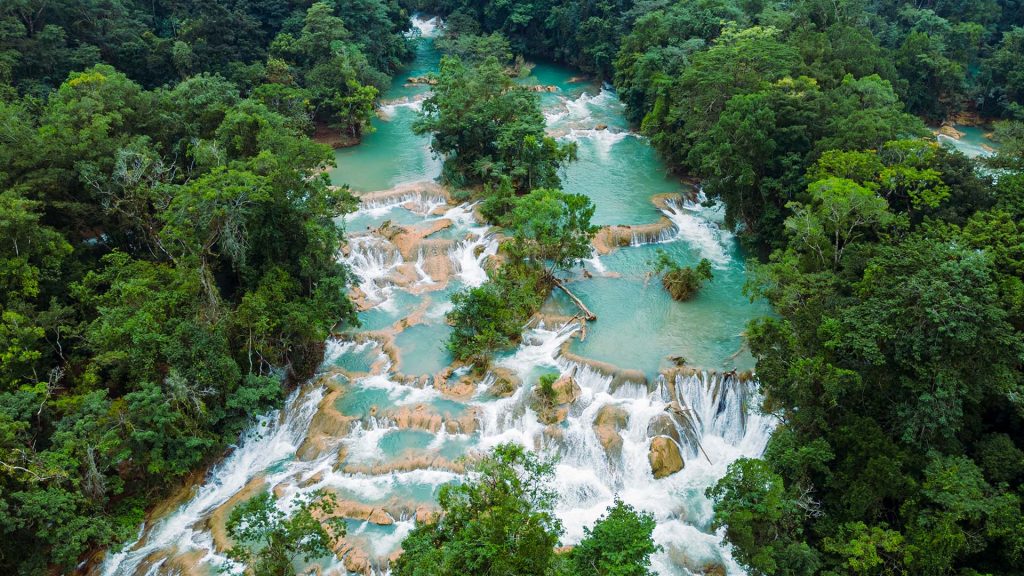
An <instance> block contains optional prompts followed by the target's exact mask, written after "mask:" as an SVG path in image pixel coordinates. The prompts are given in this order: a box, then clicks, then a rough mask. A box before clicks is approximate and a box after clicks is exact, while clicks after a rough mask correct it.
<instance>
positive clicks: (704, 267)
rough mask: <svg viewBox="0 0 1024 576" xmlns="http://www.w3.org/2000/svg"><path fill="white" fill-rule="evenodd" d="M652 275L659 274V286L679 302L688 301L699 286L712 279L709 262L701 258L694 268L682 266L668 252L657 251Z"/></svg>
mask: <svg viewBox="0 0 1024 576" xmlns="http://www.w3.org/2000/svg"><path fill="white" fill-rule="evenodd" d="M653 272H654V274H661V275H662V276H661V285H662V286H664V287H665V290H667V291H668V293H669V295H671V296H672V299H673V300H678V301H680V302H683V301H686V300H690V299H691V298H693V297H694V296H696V295H697V292H699V291H700V289H701V286H702V285H703V284H704V283H705V282H707V281H708V280H711V279H712V278H714V275H713V274H712V272H711V261H710V260H708V259H707V258H701V260H700V262H698V263H697V265H696V266H692V267H691V266H682V265H681V264H679V263H678V262H676V261H675V260H674V259H673V258H672V257H671V256H669V255H668V252H665V251H664V250H661V249H659V250H658V259H657V260H656V261H655V262H654V269H653Z"/></svg>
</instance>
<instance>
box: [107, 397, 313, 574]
mask: <svg viewBox="0 0 1024 576" xmlns="http://www.w3.org/2000/svg"><path fill="white" fill-rule="evenodd" d="M322 398H323V389H321V388H312V389H310V390H305V391H296V392H294V393H293V394H292V395H291V396H290V397H289V398H288V400H287V401H286V402H285V406H284V408H282V409H281V410H280V411H274V412H271V413H270V414H268V415H266V416H263V417H261V418H259V419H258V420H257V422H256V424H255V425H254V426H253V427H252V428H250V429H249V430H248V431H247V432H246V433H245V434H244V435H243V436H242V438H241V440H240V441H239V443H238V446H237V447H236V448H235V449H234V451H233V452H232V453H231V454H230V455H229V456H228V457H227V458H225V459H224V461H223V462H221V463H220V464H219V465H217V466H215V467H214V468H212V469H211V470H210V472H209V473H208V474H207V480H206V481H205V482H204V483H203V484H202V485H201V486H200V487H199V489H198V490H197V491H196V492H195V494H194V495H193V496H192V497H191V498H190V499H189V501H188V502H186V503H185V504H183V505H182V506H181V507H179V508H178V509H177V510H176V511H174V512H173V513H171V514H170V515H168V516H167V517H165V518H163V519H160V520H158V521H157V522H156V523H155V524H154V525H153V526H151V527H149V528H148V530H147V531H146V533H145V534H144V538H140V540H139V542H140V543H141V545H137V546H129V547H127V548H126V549H125V550H124V551H122V552H119V553H116V554H113V555H111V556H110V557H109V558H108V559H107V560H106V561H105V562H104V564H103V566H102V567H101V573H102V574H103V575H104V576H114V575H115V574H136V573H137V572H138V570H139V569H140V568H142V567H143V566H144V562H145V561H146V560H147V558H149V557H150V556H151V555H153V554H156V553H161V552H163V553H167V552H170V551H178V552H185V551H188V550H194V549H199V550H203V551H205V556H204V560H206V561H210V562H212V563H215V564H221V563H223V561H224V560H223V558H222V557H220V556H218V555H217V554H216V552H214V550H213V540H212V538H211V537H210V535H209V533H207V532H206V531H205V530H202V529H199V528H197V526H198V525H199V524H201V522H202V520H204V519H205V518H206V517H208V516H209V514H210V513H211V512H213V510H215V509H216V508H217V507H219V506H221V505H223V504H224V503H225V502H227V501H228V499H230V498H231V497H232V496H234V495H235V494H236V493H238V492H239V491H240V490H242V488H243V487H245V485H246V484H248V483H249V481H251V480H252V479H253V478H255V477H256V476H257V475H260V474H264V473H265V472H266V471H267V470H268V469H269V468H271V467H272V466H274V465H275V464H278V463H281V462H285V461H287V460H288V459H289V458H291V456H292V455H293V454H294V453H295V450H296V448H297V447H298V446H299V444H300V443H301V442H302V439H303V438H305V436H306V431H307V429H308V428H309V423H310V421H311V420H312V419H313V415H314V414H315V413H316V409H317V405H318V404H319V403H320V400H321V399H322ZM289 472H291V471H289ZM285 475H287V474H285V473H281V476H282V477H283V476H285ZM163 561H164V559H160V560H158V564H154V565H153V566H152V567H150V568H149V570H156V569H158V568H159V567H160V565H162V564H163Z"/></svg>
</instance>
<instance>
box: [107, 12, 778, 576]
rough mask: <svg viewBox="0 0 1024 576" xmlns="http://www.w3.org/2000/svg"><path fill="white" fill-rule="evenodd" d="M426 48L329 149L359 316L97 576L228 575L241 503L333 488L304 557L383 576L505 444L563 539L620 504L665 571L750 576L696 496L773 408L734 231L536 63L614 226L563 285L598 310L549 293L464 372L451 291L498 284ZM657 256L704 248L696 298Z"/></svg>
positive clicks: (585, 97) (601, 91) (555, 127)
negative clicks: (362, 132)
mask: <svg viewBox="0 0 1024 576" xmlns="http://www.w3.org/2000/svg"><path fill="white" fill-rule="evenodd" d="M414 23H415V27H416V30H415V34H416V35H418V36H421V37H423V38H429V37H431V36H432V35H433V34H434V33H435V32H436V27H437V22H436V21H434V20H427V19H417V20H415V22H414ZM420 42H421V44H420V48H419V52H418V54H419V57H418V59H417V62H416V63H414V64H413V66H412V68H411V69H410V70H409V71H408V74H406V75H405V76H401V77H399V78H396V81H395V84H394V86H393V88H392V90H390V91H389V93H388V94H387V95H386V97H387V98H388V103H387V104H385V105H384V106H382V109H381V117H380V118H377V119H375V120H374V125H375V126H376V127H377V131H376V132H375V133H373V134H369V135H368V136H367V137H366V138H365V139H364V142H363V143H362V144H361V145H360V146H358V147H355V148H350V149H345V150H339V151H337V153H336V155H337V157H338V161H339V166H340V168H339V169H338V170H337V171H336V172H335V173H334V174H333V177H334V178H335V184H338V185H341V184H345V183H349V184H352V185H353V190H354V191H355V193H356V195H357V196H358V197H359V199H360V206H359V209H358V210H357V211H356V212H355V213H353V214H349V215H347V216H346V217H345V218H344V219H341V220H340V221H339V224H341V225H344V226H345V227H346V230H347V235H348V237H349V241H348V243H347V244H346V246H344V247H339V259H340V260H341V261H342V262H345V263H346V264H347V265H348V266H349V267H350V269H351V270H352V272H353V274H354V275H355V278H356V280H357V285H356V286H355V287H354V288H353V290H352V296H353V298H354V300H355V301H356V303H357V305H358V308H359V310H360V320H361V322H362V324H363V326H362V327H361V328H359V329H358V330H342V331H339V333H337V334H335V335H334V337H332V339H331V340H329V341H328V343H327V347H326V352H325V359H324V364H323V366H322V369H321V373H320V374H319V375H318V376H317V378H315V379H314V380H313V381H311V382H309V383H307V384H306V385H305V386H304V387H303V388H302V389H301V390H299V391H296V392H295V393H293V394H292V395H291V396H290V397H289V398H288V400H287V402H286V404H285V406H284V407H283V408H282V409H281V410H280V411H277V412H274V413H272V414H268V415H265V416H263V417H261V418H260V419H258V420H257V422H256V424H255V425H254V426H253V427H252V428H251V429H250V430H249V431H247V432H246V434H245V435H243V437H242V438H241V439H240V441H239V443H238V446H237V447H236V448H235V449H234V450H233V451H232V452H231V453H230V454H229V455H228V456H227V457H226V458H225V459H224V460H223V461H222V462H221V463H219V464H218V465H217V466H215V467H214V468H212V469H211V470H210V471H209V473H208V474H207V476H206V478H205V480H204V481H203V482H202V484H201V485H200V486H198V487H197V488H196V489H195V490H194V491H193V492H192V493H190V494H188V495H187V496H186V497H185V498H184V500H183V501H181V502H180V503H178V504H176V505H169V506H167V507H166V508H167V509H168V510H170V512H168V513H166V514H164V515H162V516H159V517H155V518H152V519H151V520H150V521H149V522H147V525H146V526H145V527H144V528H143V529H142V530H141V531H140V534H139V540H138V542H136V543H134V544H132V545H130V546H128V547H127V548H126V549H125V550H124V551H122V552H120V553H112V554H110V555H109V557H108V558H107V559H106V561H105V562H104V564H102V566H100V567H98V568H97V569H96V570H95V573H97V574H103V575H105V576H113V575H136V574H138V575H143V574H154V575H155V574H171V573H180V574H207V573H210V571H211V570H216V569H217V567H219V566H222V565H224V562H225V557H224V550H225V548H226V547H227V546H229V542H228V541H227V537H226V533H225V530H224V522H225V519H226V518H227V516H228V515H229V514H230V511H231V509H232V508H233V507H234V506H235V505H237V504H239V503H241V502H244V501H245V500H246V499H247V498H248V497H251V496H252V495H254V494H257V493H259V492H260V491H264V490H270V491H272V492H273V493H274V494H275V495H276V496H277V497H278V498H279V505H280V506H281V507H282V508H283V509H285V510H289V509H290V508H291V507H292V506H294V502H295V499H296V497H298V496H300V495H302V494H307V493H309V492H311V491H313V490H321V489H322V490H329V491H331V492H333V493H334V494H335V495H336V497H337V499H338V501H339V503H340V505H339V510H338V512H337V513H338V514H339V515H340V516H342V517H344V518H345V519H346V523H347V526H348V536H346V537H345V539H344V540H343V541H342V542H341V543H340V545H339V548H338V550H337V552H338V553H339V555H340V560H338V559H333V558H322V559H317V560H316V561H315V562H314V563H313V564H314V565H315V566H313V565H311V566H308V567H305V568H313V569H316V570H317V571H318V573H321V574H344V573H361V574H383V573H386V570H387V565H388V562H389V561H390V560H391V559H393V558H394V557H395V555H396V554H397V553H398V552H399V550H398V548H399V545H400V543H401V541H402V539H403V538H404V537H405V535H407V534H408V532H409V530H411V529H412V528H413V526H414V525H415V522H416V521H417V520H420V521H422V520H425V519H427V518H429V517H430V516H431V515H432V514H435V513H436V511H437V510H436V503H435V499H436V495H437V491H438V489H439V488H440V486H442V485H443V484H445V483H447V482H451V481H458V480H459V479H460V478H461V477H462V474H463V473H464V471H465V469H466V464H467V462H469V461H471V460H472V459H473V458H475V457H477V455H479V454H481V453H482V452H483V451H485V450H487V449H489V448H490V447H492V446H495V445H496V444H499V443H502V442H507V441H514V442H519V443H522V444H523V445H525V446H528V447H530V448H531V449H534V450H537V451H540V452H542V453H544V454H547V455H552V456H557V457H558V459H559V464H558V468H557V472H556V478H555V482H556V489H557V492H558V494H559V504H558V507H557V510H556V512H557V514H558V516H559V518H560V519H561V520H562V521H563V523H564V525H565V529H566V532H565V534H564V536H563V543H565V544H573V543H575V542H577V541H579V539H580V538H582V537H583V528H584V527H585V526H589V525H591V524H592V523H593V522H594V521H595V520H596V519H597V518H598V517H599V516H600V515H601V514H602V513H603V512H604V511H605V509H606V508H607V506H608V505H609V504H610V503H611V502H612V501H613V499H614V498H615V496H616V495H618V496H619V497H621V498H622V499H623V500H625V501H626V502H628V503H630V504H632V505H633V506H635V507H637V508H638V509H641V510H646V511H649V512H651V513H652V514H653V515H654V516H655V519H656V521H657V528H656V530H655V533H654V537H655V539H656V540H657V542H658V543H660V544H662V545H663V547H664V551H663V552H662V553H660V554H658V555H656V557H655V558H654V559H653V560H654V568H655V570H656V572H657V573H659V574H666V575H669V574H705V573H708V572H709V571H717V572H718V573H720V572H725V573H728V574H742V571H741V570H740V568H739V567H738V566H737V565H736V564H735V562H734V561H733V560H732V558H731V556H730V554H729V550H728V548H725V547H722V546H721V545H720V542H721V537H720V535H719V534H716V533H714V532H713V531H712V530H711V528H710V526H711V519H712V510H711V504H710V502H709V501H708V500H707V498H706V497H705V496H704V491H705V489H706V488H707V487H709V486H711V485H713V484H714V483H715V482H716V481H717V480H718V479H719V478H721V477H722V476H723V475H724V473H725V470H726V469H727V467H728V465H729V464H730V463H731V462H733V461H735V460H736V459H737V458H739V457H744V456H757V455H759V454H761V452H762V451H763V450H764V447H765V445H766V442H767V440H768V438H769V436H770V433H771V430H772V429H773V427H774V426H775V420H774V419H773V418H772V417H770V416H766V415H763V414H760V413H759V412H758V410H757V407H758V405H759V402H760V399H759V397H758V393H757V383H756V380H755V379H754V378H753V377H752V375H751V374H750V373H749V368H750V367H751V366H752V360H751V359H750V358H749V357H744V355H743V354H738V352H737V351H738V350H740V351H742V348H741V344H742V337H741V335H740V334H741V331H742V327H743V325H744V323H745V322H746V320H747V319H749V318H750V317H752V316H755V315H757V314H758V313H760V312H762V311H763V309H761V308H757V307H754V306H752V305H751V304H750V303H749V302H747V301H746V299H745V298H743V296H742V294H741V290H740V288H741V286H742V283H743V281H744V273H743V257H742V254H741V253H740V252H739V250H738V248H737V246H736V243H735V240H734V238H733V237H732V235H731V234H729V233H728V232H727V231H725V230H724V229H723V228H722V227H721V226H720V225H719V222H720V215H719V214H718V213H717V212H716V211H715V210H714V209H710V208H706V207H704V206H703V205H702V203H701V202H702V200H703V198H702V196H701V194H700V192H699V190H698V191H694V190H693V189H692V188H691V187H690V186H689V185H686V184H684V183H682V182H680V181H679V179H678V178H675V177H673V176H671V175H669V174H667V173H666V171H665V170H664V167H663V165H662V164H660V161H658V160H657V157H656V156H655V155H654V153H653V151H652V150H651V149H650V147H649V146H648V144H647V143H646V141H645V140H644V139H643V138H641V137H639V136H637V135H636V134H635V133H633V132H631V131H630V130H629V127H628V125H626V123H625V120H624V118H623V117H622V109H621V104H620V103H619V102H618V101H617V99H616V97H615V94H614V92H612V91H611V90H610V89H609V88H608V87H601V86H594V85H591V84H586V83H579V82H577V81H575V80H574V79H572V78H570V77H571V76H572V72H571V71H568V70H563V69H559V68H557V67H553V66H539V67H538V69H535V73H536V74H538V75H539V76H543V77H542V78H539V80H538V82H539V83H541V84H544V85H551V84H553V85H556V86H557V90H556V91H554V92H548V91H545V92H542V93H540V97H541V100H542V103H543V104H544V108H545V115H546V117H547V118H548V124H549V130H550V131H551V133H552V134H554V135H556V136H558V137H560V138H567V139H573V140H575V141H577V142H578V143H579V146H580V161H579V162H578V163H576V164H574V165H573V166H570V168H569V170H568V171H567V174H566V176H565V178H564V185H565V188H566V189H567V190H569V191H572V192H580V193H584V194H587V195H588V196H590V197H591V199H592V200H593V201H594V202H595V205H596V206H597V208H598V214H597V215H596V217H595V218H596V221H597V222H598V223H599V224H601V225H602V226H603V229H602V231H601V233H600V234H599V235H598V237H597V238H596V239H595V242H594V244H595V253H594V256H593V257H592V258H590V259H588V260H586V261H585V262H584V269H583V270H582V271H579V272H577V273H574V274H571V275H570V276H569V277H568V278H565V281H566V282H568V283H570V285H571V286H572V290H573V291H574V293H576V294H577V295H579V297H580V298H581V299H583V300H584V301H585V302H586V304H587V305H588V306H589V307H592V308H594V310H595V312H596V313H597V316H598V317H599V318H600V320H599V321H597V322H593V323H588V325H587V328H586V331H585V332H584V330H583V329H582V328H581V325H580V323H579V321H577V320H573V319H572V314H574V312H573V308H572V307H571V305H567V304H566V302H565V301H564V300H565V298H564V297H563V296H560V295H559V294H558V293H557V291H556V293H555V294H553V295H552V296H551V298H550V299H549V301H548V302H547V303H546V304H545V309H544V310H543V312H542V314H541V315H539V316H538V317H537V318H536V319H535V320H534V321H533V322H532V323H531V324H530V325H529V326H527V327H524V332H523V339H522V342H521V343H520V345H518V346H517V347H516V348H515V349H514V350H510V351H508V352H507V353H505V354H504V355H501V356H500V357H499V358H497V359H496V362H495V365H494V366H493V367H492V369H491V370H490V371H489V372H487V373H486V374H484V375H482V376H473V375H472V373H471V371H470V369H469V367H468V366H462V365H459V364H456V363H453V362H452V358H451V357H450V356H449V355H448V352H447V351H446V350H445V349H444V346H443V344H444V342H445V340H446V339H447V335H448V332H449V330H450V328H449V327H448V326H447V324H446V323H445V320H444V316H445V313H446V312H447V311H449V310H450V309H451V301H450V299H451V295H452V294H453V293H454V292H455V291H457V290H460V289H463V288H466V287H471V286H476V285H479V284H480V283H482V282H484V281H485V280H486V278H487V276H486V271H487V270H488V269H489V268H490V267H492V266H494V265H495V264H496V262H497V260H499V259H500V258H499V257H498V247H499V242H500V239H501V236H500V232H499V231H497V230H493V229H491V228H488V227H487V226H485V225H483V224H481V223H480V222H478V221H477V219H476V217H475V215H474V211H475V208H476V207H475V206H474V205H472V204H456V203H454V202H453V201H452V199H451V196H450V195H449V194H448V191H447V190H445V189H444V188H443V187H441V186H439V185H438V184H437V183H436V182H435V181H434V180H433V179H434V178H435V177H436V176H437V174H439V171H440V163H439V161H438V160H437V159H434V158H431V157H430V154H429V150H428V148H427V146H428V143H427V141H426V139H424V138H422V137H417V136H415V135H413V134H412V133H411V132H410V131H409V130H408V127H409V124H410V122H411V120H412V118H414V116H415V109H416V107H417V106H418V103H419V102H421V101H422V99H423V97H424V95H425V94H426V91H427V90H429V86H424V85H409V86H406V85H405V82H404V79H405V77H406V76H409V75H419V76H421V75H423V74H425V73H427V72H429V71H430V69H431V68H432V67H433V66H435V65H436V58H437V53H436V51H434V50H433V48H432V46H431V42H430V40H421V41H420ZM348 178H355V179H356V181H355V182H352V181H349V180H346V179H348ZM658 249H663V250H666V251H668V252H669V253H670V254H671V255H672V256H673V257H675V258H677V259H679V260H680V261H682V262H685V263H687V264H692V263H694V262H696V261H697V260H699V258H708V259H709V260H711V261H712V262H713V264H714V267H715V279H714V280H713V281H712V282H711V283H710V284H709V286H708V288H707V289H706V290H705V291H703V292H702V293H701V294H700V295H699V296H698V298H697V299H695V300H694V301H693V302H689V303H686V304H679V303H675V302H673V301H671V299H670V298H669V297H668V296H667V295H666V294H665V293H664V291H663V290H662V288H661V287H660V285H658V283H657V282H653V283H652V282H649V274H648V271H649V264H648V262H649V261H650V259H651V258H652V257H653V255H654V253H655V250H658ZM681 356H685V357H686V359H685V362H684V361H682V359H681V358H680V357H681ZM680 363H685V365H684V366H682V367H680V366H678V365H677V364H680ZM691 366H692V367H691ZM744 370H747V371H746V372H744ZM552 372H557V373H558V374H559V375H560V392H559V404H558V405H557V406H555V407H554V409H552V410H542V409H540V408H538V406H537V403H536V402H535V401H534V392H533V386H534V384H535V382H536V380H537V379H538V377H539V376H540V375H542V374H545V373H552ZM538 410H540V411H538Z"/></svg>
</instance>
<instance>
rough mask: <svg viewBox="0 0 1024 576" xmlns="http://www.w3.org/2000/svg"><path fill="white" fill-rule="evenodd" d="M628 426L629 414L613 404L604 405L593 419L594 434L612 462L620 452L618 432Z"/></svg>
mask: <svg viewBox="0 0 1024 576" xmlns="http://www.w3.org/2000/svg"><path fill="white" fill-rule="evenodd" d="M627 424H629V413H628V412H626V411H625V410H624V409H623V408H621V407H619V406H616V405H614V404H605V405H604V406H602V407H601V409H600V410H598V411H597V416H595V417H594V424H593V428H594V434H597V440H598V442H600V443H601V446H603V447H604V451H605V452H606V453H607V454H608V455H609V456H610V457H611V459H612V460H613V461H615V460H617V459H618V456H619V454H621V452H622V435H621V434H619V432H620V431H621V430H622V429H623V428H625V427H626V425H627Z"/></svg>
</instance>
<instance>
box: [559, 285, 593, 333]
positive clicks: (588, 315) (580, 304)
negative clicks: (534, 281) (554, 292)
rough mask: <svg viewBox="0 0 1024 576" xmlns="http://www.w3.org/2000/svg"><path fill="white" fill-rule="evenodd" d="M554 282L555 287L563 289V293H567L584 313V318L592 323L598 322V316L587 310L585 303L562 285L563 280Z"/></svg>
mask: <svg viewBox="0 0 1024 576" xmlns="http://www.w3.org/2000/svg"><path fill="white" fill-rule="evenodd" d="M553 280H554V281H555V286H558V287H559V288H561V289H562V292H565V294H566V295H567V296H568V297H569V298H570V299H572V301H573V302H575V303H576V306H578V307H579V309H580V310H581V311H582V312H583V317H584V318H586V319H587V320H589V321H591V322H593V321H595V320H597V315H596V314H594V313H593V312H591V311H590V309H589V308H587V306H586V305H585V304H584V303H583V301H582V300H580V299H579V298H577V297H576V295H575V294H573V293H572V292H571V291H570V290H569V289H568V288H566V287H565V284H562V281H561V280H559V279H558V278H553Z"/></svg>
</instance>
